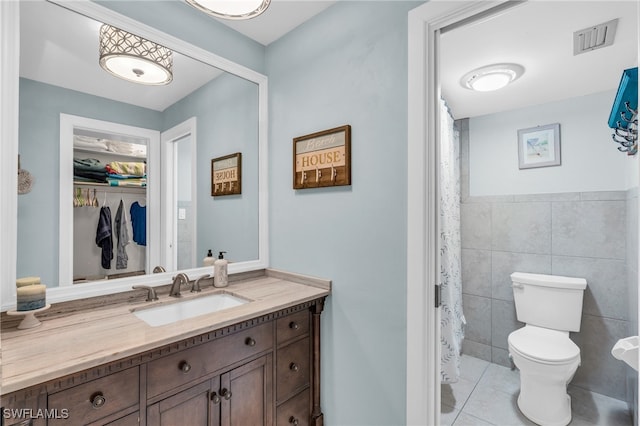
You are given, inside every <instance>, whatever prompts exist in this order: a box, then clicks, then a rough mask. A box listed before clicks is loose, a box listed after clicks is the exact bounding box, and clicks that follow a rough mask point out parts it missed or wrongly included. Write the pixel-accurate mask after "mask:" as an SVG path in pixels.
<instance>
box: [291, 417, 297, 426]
mask: <svg viewBox="0 0 640 426" xmlns="http://www.w3.org/2000/svg"><path fill="white" fill-rule="evenodd" d="M289 423H291V424H292V425H294V426H298V423H299V422H298V419H296V418H295V417H293V416H291V417H289Z"/></svg>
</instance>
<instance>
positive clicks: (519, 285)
mask: <svg viewBox="0 0 640 426" xmlns="http://www.w3.org/2000/svg"><path fill="white" fill-rule="evenodd" d="M511 287H513V288H524V285H522V284H520V283H511Z"/></svg>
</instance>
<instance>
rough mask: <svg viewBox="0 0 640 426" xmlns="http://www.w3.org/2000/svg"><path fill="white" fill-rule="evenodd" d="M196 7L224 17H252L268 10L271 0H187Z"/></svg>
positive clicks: (238, 18) (218, 16)
mask: <svg viewBox="0 0 640 426" xmlns="http://www.w3.org/2000/svg"><path fill="white" fill-rule="evenodd" d="M186 2H187V3H188V4H190V5H191V6H193V7H195V8H196V9H198V10H200V11H202V12H204V13H207V14H209V15H212V16H215V17H216V18H223V19H235V20H241V19H251V18H255V17H256V16H258V15H260V14H261V13H262V12H264V11H265V10H267V8H268V7H269V4H270V3H271V0H186Z"/></svg>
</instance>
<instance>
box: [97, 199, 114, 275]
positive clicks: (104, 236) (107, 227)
mask: <svg viewBox="0 0 640 426" xmlns="http://www.w3.org/2000/svg"><path fill="white" fill-rule="evenodd" d="M96 245H97V246H98V247H100V248H101V249H102V256H101V258H100V260H101V264H102V267H103V268H104V269H111V259H113V237H112V231H111V209H110V208H109V206H103V207H102V208H101V209H100V218H99V219H98V229H97V230H96Z"/></svg>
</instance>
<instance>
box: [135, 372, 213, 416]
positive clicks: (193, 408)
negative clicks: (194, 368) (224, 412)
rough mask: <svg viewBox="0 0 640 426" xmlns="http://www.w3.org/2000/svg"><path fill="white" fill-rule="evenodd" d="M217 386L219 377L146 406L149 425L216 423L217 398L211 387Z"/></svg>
mask: <svg viewBox="0 0 640 426" xmlns="http://www.w3.org/2000/svg"><path fill="white" fill-rule="evenodd" d="M218 388H219V378H214V379H212V380H207V381H206V382H203V383H200V384H198V385H195V386H193V387H191V388H189V389H187V390H185V391H182V392H180V393H178V394H176V395H174V396H172V397H169V398H166V399H163V400H162V401H160V402H157V403H155V404H153V405H150V406H149V407H147V424H148V425H149V426H156V425H157V426H175V425H193V426H205V425H217V424H219V422H220V419H219V413H220V410H219V400H218V399H217V398H214V397H215V394H214V393H213V392H212V391H211V389H218Z"/></svg>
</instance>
